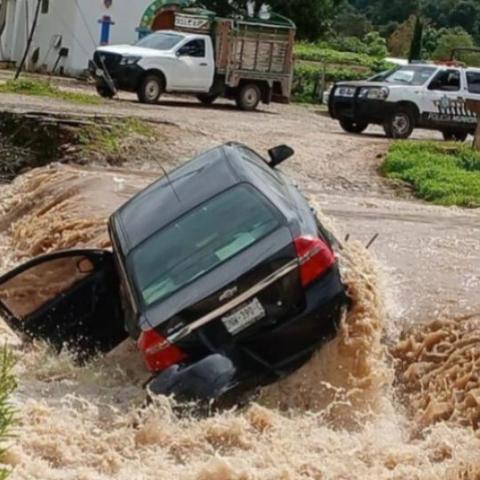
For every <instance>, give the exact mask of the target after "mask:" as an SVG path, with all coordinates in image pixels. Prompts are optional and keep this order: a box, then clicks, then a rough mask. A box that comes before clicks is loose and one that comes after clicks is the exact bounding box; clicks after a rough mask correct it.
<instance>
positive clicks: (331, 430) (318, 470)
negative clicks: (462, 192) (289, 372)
mask: <svg viewBox="0 0 480 480" xmlns="http://www.w3.org/2000/svg"><path fill="white" fill-rule="evenodd" d="M150 180H151V177H150V176H147V175H144V174H138V175H125V174H122V173H120V172H118V171H117V172H113V171H112V172H106V173H104V174H103V173H102V174H101V175H99V174H98V172H88V171H83V170H80V171H79V170H77V169H71V168H69V167H59V168H50V169H43V170H38V171H34V172H31V173H29V174H28V175H26V176H23V177H21V178H19V179H18V180H17V181H16V182H15V183H14V184H13V185H11V186H8V187H4V189H3V191H2V193H1V199H0V202H1V204H2V208H3V210H2V213H1V214H0V215H1V219H2V221H3V223H1V225H2V227H1V232H0V234H1V242H2V244H1V246H2V248H3V250H4V251H5V255H2V257H1V260H0V262H1V265H0V268H1V269H2V270H5V269H6V268H8V267H9V266H11V264H12V263H13V262H16V261H17V257H18V256H20V257H29V256H31V255H34V254H37V253H41V252H45V251H50V250H52V249H58V248H62V247H71V246H75V245H81V246H83V245H90V246H92V245H97V246H102V245H105V244H106V240H105V239H106V237H105V218H106V216H108V214H109V213H110V212H111V210H112V209H113V208H115V207H116V206H117V205H118V203H119V202H122V201H124V199H125V198H126V197H128V196H130V194H131V193H132V192H133V190H135V189H136V188H140V187H141V186H143V185H144V184H145V183H148V182H149V181H150ZM80 201H81V208H80V206H79V205H80ZM93 220H94V221H93ZM72 222H73V223H72ZM73 224H74V227H73V228H72V227H71V225H73ZM341 262H342V272H343V278H344V280H345V282H346V283H347V286H348V289H349V292H350V295H351V297H352V300H353V308H352V310H351V312H350V313H349V314H348V315H346V316H345V318H344V319H343V322H342V327H341V331H340V333H339V335H338V337H337V338H336V339H335V340H334V341H332V342H331V343H330V344H328V345H327V346H326V347H325V348H324V349H322V350H321V351H319V352H318V354H317V355H315V356H314V357H313V358H312V360H311V361H310V362H309V364H307V365H306V366H304V367H303V368H302V369H301V370H299V371H298V372H297V373H296V374H294V375H293V376H291V377H290V378H288V379H287V380H285V381H284V382H281V383H278V384H276V385H273V386H271V387H269V388H267V389H265V390H264V391H263V392H262V393H261V395H260V397H259V398H258V399H257V403H253V404H250V405H248V406H247V407H246V408H245V409H242V410H239V411H229V412H224V413H221V414H216V415H213V416H211V417H209V418H203V419H199V418H181V419H179V418H177V417H176V416H175V414H174V413H173V409H172V407H173V406H172V403H171V402H170V401H169V400H168V399H159V401H158V403H157V404H155V405H150V406H149V407H148V408H144V392H143V390H142V383H143V380H144V370H143V366H142V365H141V364H140V362H139V359H138V355H137V354H136V352H135V349H134V347H133V346H131V345H129V344H126V345H124V346H123V347H122V348H121V349H119V351H118V352H115V353H114V354H112V355H109V356H107V357H105V358H103V359H99V360H97V361H96V362H94V363H92V364H91V365H89V366H87V367H85V368H79V367H77V366H75V365H74V364H73V362H72V361H71V359H70V358H69V357H68V356H62V357H60V358H58V357H55V356H54V355H52V354H51V353H50V352H49V351H48V349H47V348H46V347H45V346H44V345H28V344H22V343H19V342H18V341H17V340H16V339H15V338H14V337H12V335H9V334H8V333H6V332H5V333H3V335H2V336H3V338H5V339H8V341H9V342H10V343H11V344H12V348H14V350H15V352H16V353H17V355H18V358H19V363H18V365H17V368H16V372H17V375H18V378H19V383H20V385H19V389H18V392H17V393H16V395H15V399H14V401H15V404H16V406H17V408H18V412H19V421H20V423H19V426H18V428H17V432H16V433H17V437H16V438H15V439H14V440H13V441H12V446H11V448H10V449H9V450H8V452H7V455H6V457H5V462H6V464H7V465H8V466H10V467H12V468H13V475H12V478H13V479H14V480H18V479H42V480H47V479H52V480H53V479H55V480H56V479H62V480H70V479H71V480H73V479H75V480H77V479H78V480H80V479H81V480H87V479H88V480H97V479H98V480H104V479H105V480H106V479H112V478H115V479H119V480H122V479H129V480H130V479H132V478H134V479H139V480H143V479H145V480H147V479H152V480H153V479H158V478H159V476H161V477H162V478H168V479H170V478H171V479H186V480H259V479H262V480H264V479H266V480H278V479H282V480H297V479H301V480H306V479H315V480H320V479H321V480H323V479H343V480H347V479H348V480H350V479H352V478H355V479H371V478H375V479H380V480H383V479H385V480H386V479H398V480H403V479H406V478H408V479H422V480H423V479H426V480H430V479H432V480H433V479H439V478H441V479H447V480H473V479H478V476H479V475H480V438H479V437H478V435H477V433H476V428H477V427H478V422H477V421H476V419H478V414H479V412H480V409H479V406H478V402H477V399H478V396H477V393H476V392H477V389H478V386H477V385H478V374H477V370H478V367H477V363H476V362H477V357H478V354H479V352H480V338H478V335H477V333H476V332H478V326H477V323H476V320H475V318H474V317H473V316H472V317H469V318H466V319H450V320H448V321H442V322H438V321H437V320H438V319H435V318H433V319H432V320H434V323H433V324H432V325H431V326H430V327H428V328H425V327H424V326H422V327H421V328H420V329H416V330H413V331H410V332H408V333H405V334H404V335H403V336H402V338H400V339H399V338H397V335H396V334H395V333H394V332H396V331H397V330H398V329H397V328H393V325H392V322H393V321H394V320H393V317H392V315H391V314H390V313H391V312H389V309H388V305H387V306H386V305H385V302H384V298H385V289H386V287H385V286H384V284H383V282H382V280H381V277H382V275H381V274H380V273H379V267H378V266H377V265H376V264H375V262H374V261H373V260H372V258H371V257H370V254H369V253H368V252H367V251H366V250H365V249H364V248H363V247H362V246H361V245H360V244H358V243H356V242H353V243H349V244H347V247H346V249H345V252H344V253H343V254H342V259H341ZM406 320H408V319H406ZM395 321H396V320H395ZM405 324H408V321H405ZM443 404H448V408H447V407H442V405H443ZM438 405H440V406H441V407H442V408H440V407H438ZM429 412H434V413H435V412H437V413H438V412H440V414H439V415H438V414H435V415H429Z"/></svg>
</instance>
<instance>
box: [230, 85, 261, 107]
mask: <svg viewBox="0 0 480 480" xmlns="http://www.w3.org/2000/svg"><path fill="white" fill-rule="evenodd" d="M261 98H262V92H261V91H260V88H259V87H258V85H255V84H254V83H247V84H246V85H244V86H243V87H241V88H240V90H239V91H238V93H237V98H236V101H237V107H238V108H239V109H240V110H245V111H252V110H255V109H256V108H257V106H258V104H259V103H260V99H261Z"/></svg>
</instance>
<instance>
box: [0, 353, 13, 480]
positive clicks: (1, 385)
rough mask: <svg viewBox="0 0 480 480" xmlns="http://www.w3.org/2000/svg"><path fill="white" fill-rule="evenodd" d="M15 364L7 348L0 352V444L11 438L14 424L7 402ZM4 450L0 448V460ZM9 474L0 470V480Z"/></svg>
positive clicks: (10, 391)
mask: <svg viewBox="0 0 480 480" xmlns="http://www.w3.org/2000/svg"><path fill="white" fill-rule="evenodd" d="M14 364H15V360H14V358H13V355H12V354H11V353H10V352H9V350H8V349H7V347H3V349H2V350H1V351H0V444H3V442H5V441H6V440H8V439H9V438H11V434H10V429H11V427H12V424H13V423H14V414H15V412H14V409H13V407H12V406H11V404H10V402H9V400H10V395H11V394H12V393H13V391H14V390H15V389H16V388H17V382H16V380H15V377H14V376H13V375H12V368H13V366H14ZM4 453H5V450H4V449H3V448H2V447H1V446H0V459H1V456H3V454H4ZM9 474H10V472H9V471H8V470H7V469H5V468H0V480H4V479H6V478H7V477H8V475H9Z"/></svg>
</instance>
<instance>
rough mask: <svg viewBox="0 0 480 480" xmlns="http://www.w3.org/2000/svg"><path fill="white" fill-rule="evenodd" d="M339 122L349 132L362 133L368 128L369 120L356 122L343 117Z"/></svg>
mask: <svg viewBox="0 0 480 480" xmlns="http://www.w3.org/2000/svg"><path fill="white" fill-rule="evenodd" d="M339 122H340V126H341V127H342V128H343V129H344V130H345V131H346V132H348V133H362V132H364V131H365V130H366V129H367V128H368V123H367V122H354V121H353V120H350V119H346V118H342V120H339Z"/></svg>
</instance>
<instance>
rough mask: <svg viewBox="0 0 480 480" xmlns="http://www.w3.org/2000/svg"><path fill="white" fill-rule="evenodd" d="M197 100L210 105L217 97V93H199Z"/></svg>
mask: <svg viewBox="0 0 480 480" xmlns="http://www.w3.org/2000/svg"><path fill="white" fill-rule="evenodd" d="M197 98H198V100H199V101H200V103H203V104H204V105H211V104H212V103H213V102H214V101H215V100H216V99H217V98H218V95H209V94H208V93H199V94H198V95H197Z"/></svg>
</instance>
